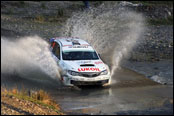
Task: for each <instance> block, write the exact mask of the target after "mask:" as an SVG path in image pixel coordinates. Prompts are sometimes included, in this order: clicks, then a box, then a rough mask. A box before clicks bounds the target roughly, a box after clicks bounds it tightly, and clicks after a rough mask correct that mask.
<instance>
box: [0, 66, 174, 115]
mask: <svg viewBox="0 0 174 116" xmlns="http://www.w3.org/2000/svg"><path fill="white" fill-rule="evenodd" d="M36 76H37V78H35V77H34V76H33V75H28V76H26V77H25V78H24V77H20V76H17V75H16V76H14V75H13V76H10V75H5V74H1V86H6V87H9V88H11V87H18V88H26V89H44V90H45V91H48V92H49V93H50V94H51V95H52V96H53V98H54V99H55V100H56V101H57V102H58V103H59V104H60V106H61V107H62V109H63V110H64V111H65V112H66V113H68V114H173V86H167V85H161V84H158V83H156V82H154V81H152V80H150V79H147V78H145V77H144V76H143V75H141V74H138V73H136V72H134V71H131V70H129V69H126V68H120V69H118V70H117V71H116V73H115V75H114V76H113V84H112V85H111V86H110V87H99V86H90V87H89V86H85V87H81V88H69V87H64V86H62V85H61V84H60V83H59V82H58V81H55V80H54V79H51V78H49V77H48V76H46V75H45V74H42V73H41V74H39V77H40V78H38V75H36Z"/></svg>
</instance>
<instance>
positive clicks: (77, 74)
mask: <svg viewBox="0 0 174 116" xmlns="http://www.w3.org/2000/svg"><path fill="white" fill-rule="evenodd" d="M68 73H69V74H70V75H72V76H79V75H80V73H78V72H75V71H72V70H68Z"/></svg>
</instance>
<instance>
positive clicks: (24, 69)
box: [1, 36, 60, 79]
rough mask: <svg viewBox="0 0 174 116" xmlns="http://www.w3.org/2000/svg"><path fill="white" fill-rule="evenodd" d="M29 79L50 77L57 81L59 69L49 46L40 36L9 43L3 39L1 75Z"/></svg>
mask: <svg viewBox="0 0 174 116" xmlns="http://www.w3.org/2000/svg"><path fill="white" fill-rule="evenodd" d="M2 73H5V74H12V75H14V74H15V75H16V74H17V75H19V76H21V77H27V78H37V79H39V78H41V76H46V75H48V76H50V77H52V78H53V79H57V78H58V77H60V76H59V67H58V66H57V64H56V62H55V61H54V59H53V58H52V56H51V52H50V51H49V44H48V43H47V42H46V41H44V40H43V39H42V38H40V37H38V36H30V37H22V38H20V39H18V40H15V41H9V40H8V39H7V38H4V37H1V74H2Z"/></svg>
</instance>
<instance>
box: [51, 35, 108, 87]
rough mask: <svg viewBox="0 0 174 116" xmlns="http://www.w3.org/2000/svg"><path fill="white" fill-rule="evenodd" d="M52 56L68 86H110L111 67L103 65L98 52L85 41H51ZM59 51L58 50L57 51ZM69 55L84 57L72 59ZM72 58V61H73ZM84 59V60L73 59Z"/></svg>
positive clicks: (64, 39)
mask: <svg viewBox="0 0 174 116" xmlns="http://www.w3.org/2000/svg"><path fill="white" fill-rule="evenodd" d="M50 40H51V41H50V42H51V47H50V48H51V49H50V50H51V52H52V56H53V58H54V59H55V61H56V62H57V64H58V66H59V67H60V68H61V70H62V71H61V81H62V82H63V83H64V84H65V85H67V86H74V85H77V86H78V85H102V86H106V85H109V84H110V81H111V76H110V70H109V67H108V66H107V65H106V64H105V63H103V61H102V60H101V59H100V57H99V55H98V54H97V53H96V51H95V50H94V49H93V48H92V47H91V46H90V45H89V44H88V43H87V42H86V41H84V40H82V39H78V38H73V37H71V38H67V37H62V38H61V37H59V38H58V37H57V38H52V39H50ZM56 49H57V50H56ZM68 54H72V55H74V54H86V55H92V58H90V57H88V58H87V56H83V55H81V56H80V55H79V56H78V55H75V56H74V57H72V56H71V55H70V56H68ZM71 57H72V60H71ZM75 57H77V58H78V57H83V59H77V58H76V59H73V58H75ZM68 58H69V59H68Z"/></svg>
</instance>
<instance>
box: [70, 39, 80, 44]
mask: <svg viewBox="0 0 174 116" xmlns="http://www.w3.org/2000/svg"><path fill="white" fill-rule="evenodd" d="M72 44H73V45H80V43H79V42H78V41H77V40H73V41H72Z"/></svg>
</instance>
